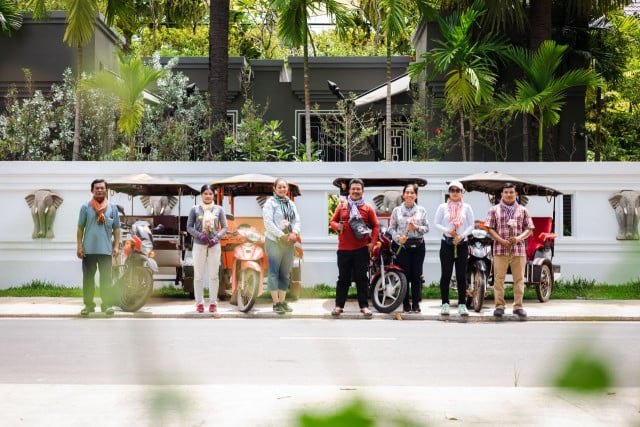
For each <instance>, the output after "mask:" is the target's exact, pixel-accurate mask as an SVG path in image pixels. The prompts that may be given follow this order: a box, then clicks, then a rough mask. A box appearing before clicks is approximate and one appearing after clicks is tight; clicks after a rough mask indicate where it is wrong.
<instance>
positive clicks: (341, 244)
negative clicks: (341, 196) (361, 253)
mask: <svg viewBox="0 0 640 427" xmlns="http://www.w3.org/2000/svg"><path fill="white" fill-rule="evenodd" d="M358 211H359V212H360V216H361V217H362V220H363V221H364V223H365V224H366V225H367V226H368V227H369V228H370V229H371V237H370V238H368V237H365V238H363V239H357V238H356V236H355V234H353V230H352V229H351V227H349V208H348V207H347V205H346V204H344V205H342V204H340V205H338V207H337V208H336V211H335V212H334V213H333V217H332V218H331V229H332V230H335V231H338V225H339V224H340V222H342V224H343V226H344V227H343V229H342V233H340V234H338V250H347V251H351V250H354V249H360V248H361V247H363V246H367V245H368V244H369V243H371V242H377V241H378V234H379V233H380V224H379V223H378V216H377V215H376V211H375V209H374V208H373V206H371V205H370V204H368V203H364V204H363V205H362V206H358Z"/></svg>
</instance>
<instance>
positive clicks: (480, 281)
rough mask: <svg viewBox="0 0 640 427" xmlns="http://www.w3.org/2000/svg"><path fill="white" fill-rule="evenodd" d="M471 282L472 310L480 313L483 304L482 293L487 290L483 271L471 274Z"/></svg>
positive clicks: (485, 276)
mask: <svg viewBox="0 0 640 427" xmlns="http://www.w3.org/2000/svg"><path fill="white" fill-rule="evenodd" d="M471 280H473V301H472V305H473V310H474V311H475V312H476V313H480V310H482V305H483V304H484V293H485V290H486V289H487V275H486V274H485V273H484V271H475V272H473V273H472V274H471Z"/></svg>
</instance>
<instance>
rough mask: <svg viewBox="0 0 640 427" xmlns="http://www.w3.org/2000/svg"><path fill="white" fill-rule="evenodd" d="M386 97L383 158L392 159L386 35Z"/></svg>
mask: <svg viewBox="0 0 640 427" xmlns="http://www.w3.org/2000/svg"><path fill="white" fill-rule="evenodd" d="M386 77H387V98H386V116H385V123H386V126H385V130H384V159H385V160H387V161H391V160H392V150H391V149H392V147H391V126H392V122H391V39H390V38H389V37H387V76H386Z"/></svg>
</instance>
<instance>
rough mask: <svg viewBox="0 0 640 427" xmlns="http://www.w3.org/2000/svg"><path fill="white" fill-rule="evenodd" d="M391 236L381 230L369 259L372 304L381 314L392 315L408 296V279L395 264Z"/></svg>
mask: <svg viewBox="0 0 640 427" xmlns="http://www.w3.org/2000/svg"><path fill="white" fill-rule="evenodd" d="M391 242H392V240H391V235H390V234H389V232H387V231H386V230H384V229H382V230H380V236H379V238H378V241H377V242H376V244H375V246H374V247H373V250H372V251H371V257H370V259H369V292H370V297H371V303H372V304H373V306H374V307H375V309H376V310H378V311H379V312H380V313H391V312H393V311H394V310H395V309H396V308H398V307H399V306H400V304H402V302H403V301H404V297H405V295H406V294H407V278H406V276H405V274H404V271H403V270H402V268H400V267H399V266H398V265H397V264H395V252H394V251H393V250H392V246H391Z"/></svg>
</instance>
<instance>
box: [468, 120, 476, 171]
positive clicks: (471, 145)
mask: <svg viewBox="0 0 640 427" xmlns="http://www.w3.org/2000/svg"><path fill="white" fill-rule="evenodd" d="M475 146H476V141H475V133H474V126H473V120H469V161H470V162H473V161H474V160H475V159H476V154H475Z"/></svg>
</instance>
